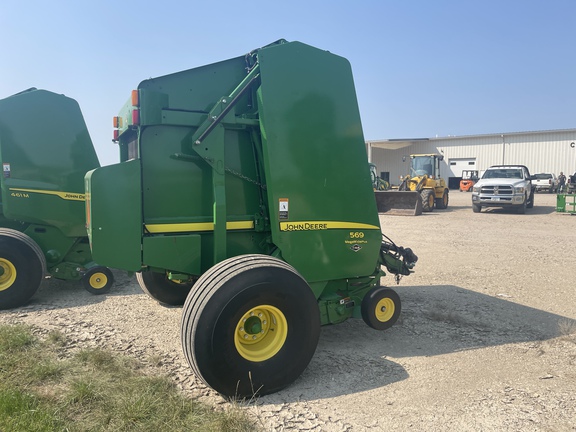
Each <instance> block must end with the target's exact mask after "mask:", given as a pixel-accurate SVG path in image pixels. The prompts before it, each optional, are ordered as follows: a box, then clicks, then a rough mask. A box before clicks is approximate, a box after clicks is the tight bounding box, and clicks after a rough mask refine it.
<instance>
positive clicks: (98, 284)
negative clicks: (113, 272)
mask: <svg viewBox="0 0 576 432" xmlns="http://www.w3.org/2000/svg"><path fill="white" fill-rule="evenodd" d="M106 283H108V278H107V277H106V275H105V274H103V273H94V274H93V275H92V276H90V286H91V287H92V288H96V289H101V288H104V287H105V286H106Z"/></svg>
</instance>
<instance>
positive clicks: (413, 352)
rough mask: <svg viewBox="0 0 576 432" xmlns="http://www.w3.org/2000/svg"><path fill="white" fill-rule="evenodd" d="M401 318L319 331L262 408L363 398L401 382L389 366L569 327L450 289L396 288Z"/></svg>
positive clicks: (396, 368) (500, 300) (400, 372)
mask: <svg viewBox="0 0 576 432" xmlns="http://www.w3.org/2000/svg"><path fill="white" fill-rule="evenodd" d="M395 289H397V291H398V293H399V294H400V296H401V298H402V315H401V318H400V320H399V322H398V323H397V324H396V325H395V326H394V327H392V328H391V329H390V330H387V331H383V332H379V331H376V330H373V329H371V328H369V327H368V326H366V324H364V322H363V321H362V320H361V319H353V320H348V321H346V322H344V323H342V324H338V325H335V326H326V327H323V328H322V333H321V336H320V343H319V345H318V348H317V350H316V354H315V355H314V358H313V359H312V362H311V363H310V365H309V366H308V369H307V370H306V371H305V373H304V374H303V375H302V377H300V378H299V379H298V380H297V381H296V383H294V384H293V385H292V386H290V387H289V388H287V389H285V390H283V391H281V392H280V393H278V395H276V396H275V395H270V396H266V397H265V399H264V400H265V401H266V402H271V403H273V402H274V401H284V402H287V401H290V402H293V401H297V400H309V399H324V398H331V397H336V396H341V395H346V394H352V393H358V392H364V391H368V390H371V389H374V388H379V387H384V386H387V385H390V384H393V383H395V382H398V381H402V380H404V379H407V378H408V376H409V374H408V372H407V371H406V370H405V369H404V368H403V367H402V366H401V365H400V364H398V363H397V362H396V361H397V359H401V358H404V357H431V356H437V355H443V354H450V353H455V352H458V351H463V350H472V349H479V348H486V347H492V346H498V345H505V344H514V343H521V342H532V341H542V340H546V339H552V338H555V337H557V336H560V335H561V332H560V329H559V324H560V323H561V322H565V323H570V322H572V323H573V325H576V321H574V320H572V319H570V318H566V317H563V316H560V315H555V314H552V313H548V312H544V311H542V310H538V309H535V308H531V307H527V306H523V305H520V304H517V303H515V302H514V301H513V300H512V299H507V298H504V297H492V296H488V295H484V294H481V293H478V292H475V291H469V290H466V289H463V288H460V287H457V286H453V285H442V286H413V287H402V288H398V287H396V288H395Z"/></svg>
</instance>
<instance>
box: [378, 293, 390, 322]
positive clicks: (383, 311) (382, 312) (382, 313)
mask: <svg viewBox="0 0 576 432" xmlns="http://www.w3.org/2000/svg"><path fill="white" fill-rule="evenodd" d="M392 316H394V301H393V300H392V299H389V298H383V299H382V300H380V301H379V302H378V304H377V305H376V318H377V319H378V321H380V322H386V321H388V320H390V319H392Z"/></svg>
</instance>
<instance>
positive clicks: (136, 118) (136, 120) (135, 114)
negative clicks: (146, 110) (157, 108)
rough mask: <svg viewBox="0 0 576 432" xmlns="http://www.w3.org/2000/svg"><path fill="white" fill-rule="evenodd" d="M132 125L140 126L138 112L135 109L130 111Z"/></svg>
mask: <svg viewBox="0 0 576 432" xmlns="http://www.w3.org/2000/svg"><path fill="white" fill-rule="evenodd" d="M132 124H133V125H139V124H140V110H137V109H135V110H134V111H132Z"/></svg>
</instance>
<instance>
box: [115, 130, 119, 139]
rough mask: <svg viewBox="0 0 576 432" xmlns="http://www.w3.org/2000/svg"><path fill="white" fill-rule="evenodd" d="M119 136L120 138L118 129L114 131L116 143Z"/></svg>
mask: <svg viewBox="0 0 576 432" xmlns="http://www.w3.org/2000/svg"><path fill="white" fill-rule="evenodd" d="M119 136H120V131H119V130H118V129H114V141H118V137H119Z"/></svg>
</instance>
